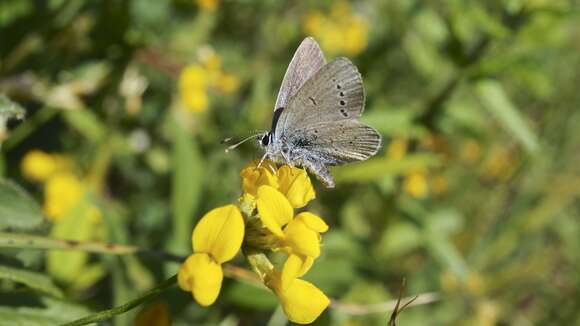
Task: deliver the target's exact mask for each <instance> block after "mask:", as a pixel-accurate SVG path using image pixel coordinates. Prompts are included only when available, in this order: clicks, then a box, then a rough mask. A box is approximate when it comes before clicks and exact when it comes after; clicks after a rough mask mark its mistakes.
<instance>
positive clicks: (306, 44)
mask: <svg viewBox="0 0 580 326" xmlns="http://www.w3.org/2000/svg"><path fill="white" fill-rule="evenodd" d="M325 63H326V60H325V59H324V54H323V53H322V50H321V49H320V46H318V43H316V41H315V40H314V39H313V38H312V37H307V38H305V39H304V40H303V41H302V43H300V46H298V49H297V50H296V52H295V53H294V57H292V61H290V65H288V68H287V69H286V74H284V79H283V80H282V86H280V92H278V98H277V100H276V106H274V110H276V109H278V108H285V107H286V106H287V105H288V101H289V100H290V99H291V98H292V97H293V96H294V95H296V92H297V91H298V90H299V89H300V88H301V87H302V85H304V83H305V82H306V81H307V80H308V79H310V77H312V76H313V75H314V74H315V73H316V72H317V71H318V70H319V69H320V68H321V67H322V66H324V64H325Z"/></svg>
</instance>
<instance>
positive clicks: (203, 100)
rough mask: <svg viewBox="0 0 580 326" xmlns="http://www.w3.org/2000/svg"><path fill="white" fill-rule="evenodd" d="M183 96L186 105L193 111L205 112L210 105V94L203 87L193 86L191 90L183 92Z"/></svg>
mask: <svg viewBox="0 0 580 326" xmlns="http://www.w3.org/2000/svg"><path fill="white" fill-rule="evenodd" d="M181 98H182V100H183V103H184V104H185V106H186V107H187V108H188V109H189V110H190V111H192V112H204V111H205V110H207V108H208V106H209V97H208V94H207V92H206V91H205V90H204V89H201V88H193V89H191V90H190V91H189V92H187V93H183V94H182V97H181Z"/></svg>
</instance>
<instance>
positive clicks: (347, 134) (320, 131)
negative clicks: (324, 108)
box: [294, 119, 381, 165]
mask: <svg viewBox="0 0 580 326" xmlns="http://www.w3.org/2000/svg"><path fill="white" fill-rule="evenodd" d="M294 135H295V136H294V137H295V138H296V137H298V138H301V139H302V141H299V142H300V143H301V145H302V148H304V149H306V150H307V151H308V153H309V154H308V155H307V156H306V159H308V160H315V161H318V162H320V163H323V164H324V165H341V164H344V163H349V162H354V161H364V160H366V159H368V158H370V157H371V156H373V155H375V154H376V153H377V151H378V150H379V148H380V147H381V135H380V134H379V133H378V132H377V131H376V130H375V129H374V128H372V127H370V126H367V125H366V124H364V123H362V122H360V121H358V120H356V119H351V120H342V121H329V122H319V123H316V124H310V125H308V126H305V127H304V128H300V129H298V130H296V131H295V133H294Z"/></svg>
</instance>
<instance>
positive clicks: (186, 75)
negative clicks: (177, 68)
mask: <svg viewBox="0 0 580 326" xmlns="http://www.w3.org/2000/svg"><path fill="white" fill-rule="evenodd" d="M207 85H208V79H207V72H206V71H205V69H203V67H202V66H200V65H197V64H193V65H189V66H187V67H185V69H183V70H182V71H181V74H180V75H179V90H180V91H182V92H183V93H186V92H187V91H189V90H191V89H203V88H205V87H206V86H207Z"/></svg>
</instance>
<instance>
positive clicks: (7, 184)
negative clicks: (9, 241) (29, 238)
mask: <svg viewBox="0 0 580 326" xmlns="http://www.w3.org/2000/svg"><path fill="white" fill-rule="evenodd" d="M43 220H44V218H43V217H42V212H41V211H40V208H39V207H38V204H37V203H36V202H35V201H34V199H33V198H31V197H30V196H29V195H28V194H27V193H26V192H25V191H24V190H22V189H21V188H20V187H19V186H17V185H15V184H14V183H13V182H11V181H8V180H0V229H8V228H9V229H14V230H30V229H34V228H37V227H38V226H40V225H41V224H42V222H43Z"/></svg>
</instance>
